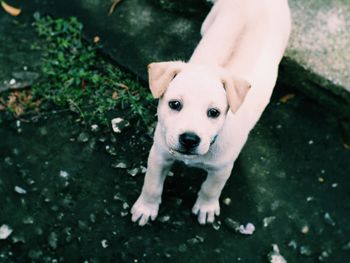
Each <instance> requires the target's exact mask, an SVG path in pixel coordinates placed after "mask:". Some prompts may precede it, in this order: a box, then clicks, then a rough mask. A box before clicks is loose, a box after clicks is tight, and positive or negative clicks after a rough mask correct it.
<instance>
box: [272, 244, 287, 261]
mask: <svg viewBox="0 0 350 263" xmlns="http://www.w3.org/2000/svg"><path fill="white" fill-rule="evenodd" d="M267 258H268V260H269V262H270V263H287V260H286V259H285V258H284V257H283V256H282V255H281V254H280V250H279V248H278V245H276V244H272V251H271V252H270V253H269V254H268V255H267Z"/></svg>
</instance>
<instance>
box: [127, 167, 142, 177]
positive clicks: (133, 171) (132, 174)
mask: <svg viewBox="0 0 350 263" xmlns="http://www.w3.org/2000/svg"><path fill="white" fill-rule="evenodd" d="M139 172H140V170H139V168H133V169H128V170H127V173H128V174H130V175H131V176H135V175H137V174H138V173H139Z"/></svg>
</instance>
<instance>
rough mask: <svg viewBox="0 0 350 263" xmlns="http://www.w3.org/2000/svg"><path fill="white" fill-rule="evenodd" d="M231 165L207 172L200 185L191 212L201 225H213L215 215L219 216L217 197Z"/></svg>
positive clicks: (229, 172)
mask: <svg viewBox="0 0 350 263" xmlns="http://www.w3.org/2000/svg"><path fill="white" fill-rule="evenodd" d="M231 170H232V165H227V166H225V167H222V168H217V169H210V170H208V176H207V179H206V180H205V181H204V183H203V184H202V187H201V190H200V191H199V193H198V198H197V201H196V203H195V204H194V206H193V209H192V212H193V213H194V214H196V215H198V222H199V223H200V224H201V225H204V224H206V223H213V222H214V220H215V215H217V216H218V215H219V214H220V204H219V197H220V194H221V191H222V189H223V188H224V186H225V183H226V181H227V179H228V178H229V177H230V174H231Z"/></svg>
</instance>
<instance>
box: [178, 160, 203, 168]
mask: <svg viewBox="0 0 350 263" xmlns="http://www.w3.org/2000/svg"><path fill="white" fill-rule="evenodd" d="M176 159H177V161H180V162H182V163H184V164H186V165H187V166H189V167H196V168H202V169H206V168H207V164H208V163H207V162H208V161H207V160H206V159H205V158H193V159H192V158H186V157H182V158H181V157H180V158H176Z"/></svg>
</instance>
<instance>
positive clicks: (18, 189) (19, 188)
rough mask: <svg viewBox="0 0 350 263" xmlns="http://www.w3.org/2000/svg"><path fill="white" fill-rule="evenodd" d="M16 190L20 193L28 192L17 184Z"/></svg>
mask: <svg viewBox="0 0 350 263" xmlns="http://www.w3.org/2000/svg"><path fill="white" fill-rule="evenodd" d="M14 190H15V192H16V193H18V194H20V195H25V194H26V193H27V190H25V189H23V188H22V187H19V186H17V185H16V186H15V188H14Z"/></svg>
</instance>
